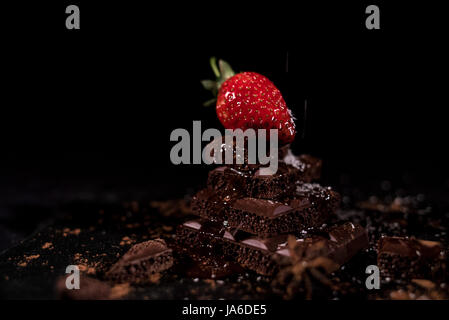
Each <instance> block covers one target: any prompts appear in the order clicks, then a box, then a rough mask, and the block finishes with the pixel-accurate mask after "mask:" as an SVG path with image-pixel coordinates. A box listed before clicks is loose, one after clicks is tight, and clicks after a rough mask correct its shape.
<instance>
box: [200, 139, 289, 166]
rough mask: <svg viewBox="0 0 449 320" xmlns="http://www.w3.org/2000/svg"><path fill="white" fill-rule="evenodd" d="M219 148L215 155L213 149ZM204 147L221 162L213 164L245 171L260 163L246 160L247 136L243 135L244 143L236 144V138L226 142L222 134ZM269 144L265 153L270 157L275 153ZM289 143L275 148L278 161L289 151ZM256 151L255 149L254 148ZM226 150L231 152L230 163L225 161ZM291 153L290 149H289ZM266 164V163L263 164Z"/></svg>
mask: <svg viewBox="0 0 449 320" xmlns="http://www.w3.org/2000/svg"><path fill="white" fill-rule="evenodd" d="M213 147H215V148H216V149H219V155H217V156H216V157H214V156H215V154H214V149H213ZM206 148H208V149H210V156H211V157H214V158H215V159H217V160H219V159H221V163H219V162H215V161H214V163H215V164H219V165H225V164H226V166H228V167H231V168H234V169H237V170H238V171H242V172H247V171H255V170H257V169H258V168H259V167H260V166H261V165H260V163H259V162H258V159H254V160H252V162H253V163H251V164H250V163H249V160H248V138H246V137H245V139H244V145H243V146H238V149H237V146H236V140H235V139H234V140H233V141H232V143H231V144H227V143H226V136H223V137H222V138H221V139H220V140H214V141H212V142H210V143H209V144H208V145H207V146H206ZM269 148H270V145H269V143H267V149H266V150H267V152H266V154H267V155H268V156H269V157H272V155H273V154H275V153H274V152H275V151H274V150H270V149H269ZM289 150H290V145H289V144H288V145H284V146H280V147H279V148H278V149H277V156H278V161H280V160H283V159H284V158H285V157H286V156H287V155H288V153H289ZM256 151H257V150H256ZM226 152H229V154H232V164H231V163H226V161H225V160H226ZM290 153H291V151H290ZM265 166H266V165H265Z"/></svg>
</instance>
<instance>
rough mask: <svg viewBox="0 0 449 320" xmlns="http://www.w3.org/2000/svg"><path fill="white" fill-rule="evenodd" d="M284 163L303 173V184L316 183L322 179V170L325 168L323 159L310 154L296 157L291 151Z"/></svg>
mask: <svg viewBox="0 0 449 320" xmlns="http://www.w3.org/2000/svg"><path fill="white" fill-rule="evenodd" d="M283 161H284V162H285V163H286V164H288V165H291V166H293V167H295V168H297V169H298V170H299V171H300V172H301V173H302V174H301V178H300V180H301V181H302V182H312V181H316V180H318V179H320V177H321V168H322V166H323V162H322V160H321V159H318V158H315V157H313V156H311V155H308V154H302V155H300V156H295V155H294V154H293V153H292V152H291V150H290V149H289V150H288V152H287V154H286V155H285V157H284V158H283Z"/></svg>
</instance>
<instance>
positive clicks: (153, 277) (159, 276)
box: [148, 273, 161, 283]
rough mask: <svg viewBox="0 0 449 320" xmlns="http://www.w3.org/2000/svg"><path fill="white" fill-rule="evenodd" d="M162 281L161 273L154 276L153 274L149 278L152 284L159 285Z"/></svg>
mask: <svg viewBox="0 0 449 320" xmlns="http://www.w3.org/2000/svg"><path fill="white" fill-rule="evenodd" d="M160 279H161V274H160V273H154V274H152V275H151V276H150V277H149V278H148V280H149V281H150V282H151V283H158V282H159V280H160Z"/></svg>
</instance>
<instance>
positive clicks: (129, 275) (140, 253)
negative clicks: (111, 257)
mask: <svg viewBox="0 0 449 320" xmlns="http://www.w3.org/2000/svg"><path fill="white" fill-rule="evenodd" d="M172 265H173V255H172V250H171V249H170V248H168V247H167V244H166V243H165V241H164V240H162V239H156V240H149V241H146V242H142V243H138V244H136V245H134V246H133V247H131V249H129V251H128V252H126V253H125V254H124V255H123V257H122V258H121V259H120V260H119V261H117V262H116V263H115V264H114V265H113V266H112V268H111V269H110V270H109V271H108V272H107V274H106V276H107V278H109V279H113V280H115V281H119V282H125V281H126V282H131V283H142V282H145V281H147V280H148V279H149V277H150V276H151V275H152V274H154V273H157V272H161V271H164V270H166V269H168V268H170V267H171V266H172Z"/></svg>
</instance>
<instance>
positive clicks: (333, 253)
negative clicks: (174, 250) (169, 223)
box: [177, 220, 368, 275]
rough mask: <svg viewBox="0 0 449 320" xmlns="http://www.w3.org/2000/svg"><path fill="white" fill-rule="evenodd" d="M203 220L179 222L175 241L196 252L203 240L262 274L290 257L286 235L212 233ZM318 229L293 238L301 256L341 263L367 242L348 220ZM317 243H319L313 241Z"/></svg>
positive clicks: (267, 272) (218, 251)
mask: <svg viewBox="0 0 449 320" xmlns="http://www.w3.org/2000/svg"><path fill="white" fill-rule="evenodd" d="M203 223H204V221H203V220H195V221H188V222H186V223H184V224H183V225H181V226H179V227H178V229H177V242H178V244H179V245H180V246H184V247H186V248H188V250H191V251H193V252H197V250H198V245H199V243H204V242H207V245H208V246H209V248H211V249H212V248H213V249H212V250H213V251H214V252H216V253H217V254H218V253H220V254H221V255H223V256H224V257H226V258H228V259H232V260H233V261H237V262H238V263H240V264H241V265H242V266H243V267H246V268H248V269H250V270H253V271H255V272H257V273H259V274H262V275H272V274H274V273H275V272H276V271H277V270H278V267H279V260H282V259H289V258H290V251H289V248H288V247H287V237H288V235H279V236H276V237H272V238H258V237H255V236H252V235H250V234H248V233H245V232H242V231H239V230H232V229H231V230H228V231H224V232H223V233H220V234H216V235H213V234H212V233H210V232H209V231H210V230H208V232H205V231H204V229H203ZM322 233H323V234H324V235H325V236H323V235H322V234H317V235H313V234H312V235H309V236H307V237H306V238H296V239H297V243H298V244H301V245H302V244H304V250H305V251H306V252H307V254H306V255H305V256H304V257H305V259H313V258H316V257H317V256H324V257H327V258H329V259H331V260H333V261H334V262H336V263H337V264H338V265H341V264H343V263H345V262H346V261H348V260H349V259H350V258H351V257H352V256H353V255H354V254H356V253H357V252H358V251H359V250H361V249H363V248H365V247H367V246H368V237H367V234H366V232H365V230H364V229H363V228H362V227H361V226H359V225H355V224H352V223H349V222H348V223H345V224H342V225H338V226H333V227H330V228H328V229H327V230H325V231H323V232H322ZM317 243H319V245H316V244H317ZM312 244H313V245H312ZM318 249H319V250H318ZM276 257H278V258H276Z"/></svg>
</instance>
